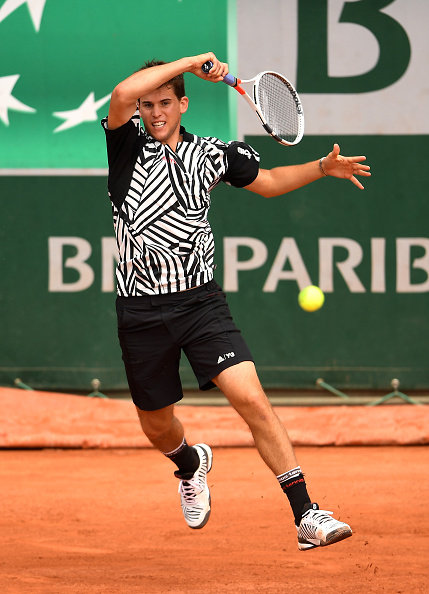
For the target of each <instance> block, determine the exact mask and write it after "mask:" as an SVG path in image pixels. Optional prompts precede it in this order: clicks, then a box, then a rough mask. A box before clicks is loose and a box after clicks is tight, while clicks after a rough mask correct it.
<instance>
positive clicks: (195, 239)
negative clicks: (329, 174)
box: [101, 111, 259, 297]
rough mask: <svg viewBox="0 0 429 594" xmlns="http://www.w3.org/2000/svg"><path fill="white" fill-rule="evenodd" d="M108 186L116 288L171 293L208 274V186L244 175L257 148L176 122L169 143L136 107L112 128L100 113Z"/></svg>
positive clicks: (255, 162) (251, 175)
mask: <svg viewBox="0 0 429 594" xmlns="http://www.w3.org/2000/svg"><path fill="white" fill-rule="evenodd" d="M101 123H102V126H103V128H104V131H105V134H106V142H107V157H108V163H109V177H108V191H109V196H110V200H111V202H112V210H113V223H114V228H115V233H116V240H117V245H118V251H119V263H118V266H117V268H116V280H117V293H118V295H120V296H124V297H130V296H133V297H134V296H142V295H158V294H162V293H175V292H177V291H184V290H186V289H190V288H192V287H197V286H198V285H202V284H204V283H206V282H208V281H210V280H211V279H212V278H213V269H214V266H213V258H214V249H215V246H214V238H213V233H212V229H211V227H210V224H209V222H208V219H207V215H208V211H209V208H210V192H211V190H212V189H213V188H214V187H215V186H216V185H217V184H218V183H219V182H220V181H224V182H226V183H228V184H230V185H233V186H235V187H243V186H247V185H249V184H250V183H252V182H253V181H254V180H255V179H256V177H257V175H258V171H259V155H258V154H257V153H256V152H255V151H254V150H253V149H252V148H251V147H250V146H249V145H247V144H245V143H242V142H229V143H224V142H222V141H221V140H219V139H218V138H212V137H206V138H201V137H199V136H195V135H193V134H189V133H188V132H186V130H185V129H184V128H183V127H181V129H180V133H181V134H182V136H183V141H182V142H179V144H178V145H177V147H176V151H173V150H172V149H171V148H170V147H169V146H168V145H164V144H162V143H160V142H158V141H156V140H154V139H153V138H152V137H151V136H149V135H148V134H147V133H146V132H145V131H144V129H143V128H142V127H141V124H140V116H139V112H138V111H137V112H136V113H135V114H134V116H133V117H132V119H131V120H130V121H129V122H127V123H126V124H124V125H123V126H121V127H120V128H117V129H115V130H109V129H108V127H107V118H104V119H103V120H102V122H101Z"/></svg>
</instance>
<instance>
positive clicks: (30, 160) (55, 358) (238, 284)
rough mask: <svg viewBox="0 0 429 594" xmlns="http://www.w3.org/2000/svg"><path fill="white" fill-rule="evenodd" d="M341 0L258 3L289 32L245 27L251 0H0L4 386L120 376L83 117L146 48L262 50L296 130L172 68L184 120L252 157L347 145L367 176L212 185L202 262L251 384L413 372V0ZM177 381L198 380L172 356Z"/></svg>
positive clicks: (89, 124)
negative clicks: (282, 136)
mask: <svg viewBox="0 0 429 594" xmlns="http://www.w3.org/2000/svg"><path fill="white" fill-rule="evenodd" d="M340 4H341V3H330V2H327V0H323V1H321V0H320V1H319V0H299V1H298V2H296V0H267V3H266V6H265V5H264V6H265V8H264V10H268V9H270V11H271V13H272V14H274V15H275V16H276V19H275V21H273V23H272V26H273V31H274V30H275V31H276V32H277V31H280V33H281V32H282V31H283V33H284V32H285V31H288V33H289V34H288V36H286V37H285V36H283V37H279V39H280V38H281V39H282V43H281V44H280V43H279V44H273V43H269V44H264V43H258V44H255V43H254V36H255V32H256V30H257V27H258V23H259V22H260V19H261V14H260V13H261V10H262V8H263V7H261V4H260V2H257V1H256V0H237V2H236V1H235V0H233V1H227V0H222V1H219V2H217V3H216V10H215V11H213V10H212V4H210V3H209V2H208V1H206V0H181V1H176V0H158V2H156V3H153V2H151V3H149V2H147V1H146V0H140V1H137V2H136V1H134V2H130V1H129V0H124V2H121V3H117V2H110V1H109V2H101V1H100V0H97V1H95V2H91V3H87V2H84V1H83V0H77V1H76V2H75V3H73V4H70V5H68V6H66V5H65V4H64V3H60V2H53V1H52V0H47V1H46V2H45V3H43V2H40V3H39V5H38V6H39V8H40V9H41V10H40V12H37V10H36V4H35V3H34V4H33V3H23V4H20V5H19V6H15V5H16V3H15V4H14V3H11V2H9V1H8V2H3V3H2V5H1V7H0V55H1V56H2V57H3V58H2V60H1V61H0V204H1V207H2V216H1V220H0V279H1V280H0V331H1V336H2V339H3V340H2V341H1V343H0V384H3V385H13V381H14V379H15V378H16V377H20V378H21V379H22V380H23V381H24V382H25V383H27V384H29V385H32V386H33V387H38V388H49V389H64V390H86V389H89V387H90V382H91V380H92V379H93V378H95V377H98V378H99V379H100V380H101V381H102V388H103V389H105V390H108V389H125V388H126V381H125V375H124V372H123V369H122V361H121V355H120V350H119V346H118V344H117V338H116V320H115V317H114V300H115V290H114V265H115V240H114V237H113V225H112V220H111V208H110V203H109V200H108V197H107V187H106V186H107V183H106V167H107V164H106V149H105V143H104V135H103V131H102V129H101V126H100V124H99V120H100V118H101V117H103V116H104V115H105V114H106V113H107V110H108V100H109V94H110V92H111V91H112V89H113V87H114V86H115V84H116V83H117V82H119V81H120V80H122V79H123V78H124V77H125V76H127V75H128V74H130V73H131V72H132V71H133V70H134V69H136V68H138V67H139V66H140V65H141V63H142V62H143V61H144V60H146V59H151V58H153V57H157V58H162V59H165V60H171V59H175V58H177V57H180V56H183V55H189V54H194V53H200V52H202V51H207V50H214V51H215V52H216V53H218V54H219V56H220V57H224V58H225V59H228V61H229V63H230V65H231V70H232V71H233V72H234V73H235V72H236V73H237V74H239V75H241V76H243V75H244V76H252V75H253V74H255V73H256V72H257V71H259V70H261V69H262V68H270V67H271V64H272V65H273V67H275V69H278V70H281V71H283V72H284V73H285V74H287V75H290V76H291V77H292V82H293V83H294V84H296V86H297V87H298V91H299V92H300V93H301V98H302V100H303V104H304V110H305V114H306V135H305V136H304V139H303V141H302V142H301V143H300V145H298V146H297V147H294V148H284V147H281V146H279V145H277V144H276V143H275V142H274V141H272V140H271V139H269V138H267V137H265V136H259V135H258V134H260V133H261V128H260V126H259V124H258V122H257V121H256V120H254V119H253V116H252V115H251V113H250V110H249V108H248V106H247V105H243V106H241V107H240V104H241V103H243V104H244V102H242V101H241V100H238V106H239V107H238V110H237V108H236V106H237V104H236V100H237V99H238V97H237V96H236V93H235V92H234V91H232V90H231V89H229V88H228V87H227V86H226V85H217V86H213V85H211V86H209V87H207V85H206V84H205V83H204V82H203V81H201V80H200V79H197V78H196V77H193V76H190V75H187V76H186V83H187V92H188V95H189V96H190V99H191V107H190V111H189V112H188V114H186V118H185V121H184V123H185V125H186V127H187V128H188V129H189V130H191V131H193V132H195V133H197V134H200V135H205V134H215V135H217V136H219V137H221V138H223V139H225V140H228V139H230V138H235V137H236V132H235V128H236V124H237V122H238V133H239V135H244V136H246V138H247V140H248V141H249V142H250V143H251V144H252V145H253V146H254V147H255V148H256V149H257V150H258V151H259V152H260V154H261V163H262V167H266V168H270V167H274V166H277V165H286V164H292V163H301V162H304V161H307V160H313V159H315V158H319V157H320V156H322V155H325V154H326V153H327V152H328V151H329V150H331V147H332V144H333V142H339V144H340V146H341V151H342V153H343V154H345V155H353V154H362V153H364V154H366V156H367V158H368V163H369V164H370V165H371V168H372V173H373V176H372V177H371V178H370V179H367V180H365V181H364V185H365V188H366V189H365V191H364V192H361V191H359V190H358V189H357V188H355V187H354V186H353V185H352V184H351V183H349V182H346V181H340V180H333V179H322V180H320V181H319V182H317V183H315V184H312V185H310V186H307V187H305V188H302V189H301V190H299V191H297V192H295V193H294V194H291V195H288V196H281V197H278V198H273V199H270V200H265V199H263V198H261V197H258V196H256V195H253V194H251V193H249V192H246V191H245V190H236V189H233V188H229V187H228V186H225V185H223V184H222V185H221V186H220V187H219V188H217V189H216V190H215V192H214V193H213V200H212V204H213V206H212V211H211V223H212V226H213V229H214V232H215V236H216V241H217V251H216V261H217V270H216V277H217V280H218V281H219V282H220V283H221V284H223V286H224V289H225V290H226V292H227V294H228V299H229V303H230V306H231V309H232V311H233V314H234V317H235V319H236V322H237V324H238V325H239V327H240V328H241V329H242V331H243V333H244V335H245V337H246V339H247V341H248V343H249V345H250V347H251V349H252V351H253V353H254V356H255V359H256V362H257V366H258V370H259V372H260V376H261V379H262V381H263V383H264V385H266V386H267V387H268V386H271V387H273V386H277V387H296V388H311V387H314V385H315V381H316V379H317V378H319V377H323V378H324V379H325V380H326V381H328V382H329V383H331V384H333V385H335V386H337V387H340V388H341V387H342V388H351V387H353V388H368V389H373V388H380V389H385V388H388V387H389V385H390V381H391V379H392V378H393V377H399V379H400V380H401V386H403V387H404V389H427V388H428V387H429V372H428V366H427V347H426V336H427V335H428V331H429V328H428V326H429V321H428V316H427V295H428V292H429V237H428V233H427V220H428V215H429V212H428V208H429V207H428V201H427V187H428V182H429V179H428V173H427V168H426V167H425V166H424V163H426V161H427V158H428V156H429V155H428V149H427V145H428V135H429V120H428V118H427V113H428V108H429V106H428V96H427V93H426V91H425V86H424V80H425V76H424V75H425V73H426V70H427V60H428V59H429V56H428V47H427V41H426V37H427V33H426V28H425V26H424V23H426V22H427V18H426V17H427V16H429V8H428V4H427V3H426V2H424V3H423V2H421V1H420V0H409V1H407V3H404V2H403V1H402V0H394V1H392V0H391V1H388V0H377V1H375V0H374V1H369V0H358V1H353V2H344V3H343V4H342V6H340ZM11 6H12V8H13V9H11V10H10V11H9V8H10V7H11ZM236 10H237V14H238V15H239V18H237V15H236ZM206 14H210V18H206V16H205V15H206ZM160 15H162V16H163V17H165V16H166V17H168V18H162V19H161V21H160ZM160 23H161V24H160ZM276 34H277V33H276ZM273 35H274V33H273ZM252 40H253V41H252ZM288 44H289V45H288ZM339 48H341V51H339ZM389 48H390V49H389ZM315 56H317V58H318V59H315ZM4 57H5V58H4ZM237 59H238V60H239V62H238V63H237ZM392 60H393V61H392ZM279 62H280V63H279ZM283 66H284V69H283ZM294 73H295V74H294ZM294 76H295V78H294ZM410 97H411V98H412V102H411V104H410V101H409V98H410ZM243 110H244V111H243ZM236 111H238V118H236ZM65 124H67V125H65ZM72 124H73V125H72ZM310 282H311V283H313V284H317V285H320V286H321V288H322V289H323V290H324V292H325V295H326V301H325V305H324V307H323V308H322V309H321V310H320V311H318V312H315V313H306V312H304V311H302V310H301V309H300V308H299V307H298V304H297V296H298V292H299V289H300V288H303V287H304V286H305V285H306V284H308V283H310ZM183 379H184V385H185V386H186V387H194V386H195V385H196V383H195V380H194V378H193V375H192V372H191V370H190V368H189V366H188V365H187V363H186V361H185V360H184V361H183Z"/></svg>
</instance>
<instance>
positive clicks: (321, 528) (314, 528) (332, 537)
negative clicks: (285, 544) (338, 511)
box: [296, 503, 353, 551]
mask: <svg viewBox="0 0 429 594" xmlns="http://www.w3.org/2000/svg"><path fill="white" fill-rule="evenodd" d="M332 513H333V512H330V511H324V510H322V509H319V506H318V505H317V503H307V504H306V505H305V506H304V510H303V514H302V519H301V522H300V524H299V526H297V527H296V528H297V530H298V548H299V550H300V551H306V550H307V549H313V548H314V547H326V546H328V545H331V544H334V543H335V542H339V541H340V540H344V539H345V538H349V536H351V535H352V534H353V532H352V529H351V528H350V526H349V525H348V524H345V523H344V522H339V521H338V520H336V519H335V518H333V517H332Z"/></svg>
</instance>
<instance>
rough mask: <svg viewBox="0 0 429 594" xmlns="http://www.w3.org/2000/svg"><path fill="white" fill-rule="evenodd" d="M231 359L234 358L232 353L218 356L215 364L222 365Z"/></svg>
mask: <svg viewBox="0 0 429 594" xmlns="http://www.w3.org/2000/svg"><path fill="white" fill-rule="evenodd" d="M231 357H235V353H234V351H231V352H230V353H225V355H219V359H218V360H217V362H218V364H219V363H223V362H224V361H226V360H227V359H231Z"/></svg>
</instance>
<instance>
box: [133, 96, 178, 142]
mask: <svg viewBox="0 0 429 594" xmlns="http://www.w3.org/2000/svg"><path fill="white" fill-rule="evenodd" d="M139 109H140V115H141V118H142V120H143V124H144V127H145V130H146V132H147V133H148V134H150V135H151V136H152V137H153V138H155V140H158V141H159V142H162V144H168V145H169V146H170V148H172V149H173V150H175V149H176V145H177V143H178V141H179V137H180V120H181V117H182V114H183V113H185V111H186V110H187V109H188V98H187V97H182V98H181V99H178V98H177V96H176V94H175V92H174V90H173V89H172V88H169V87H166V86H164V87H160V88H159V89H155V91H152V92H151V93H148V94H147V95H145V96H144V97H141V98H140V106H139Z"/></svg>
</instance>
